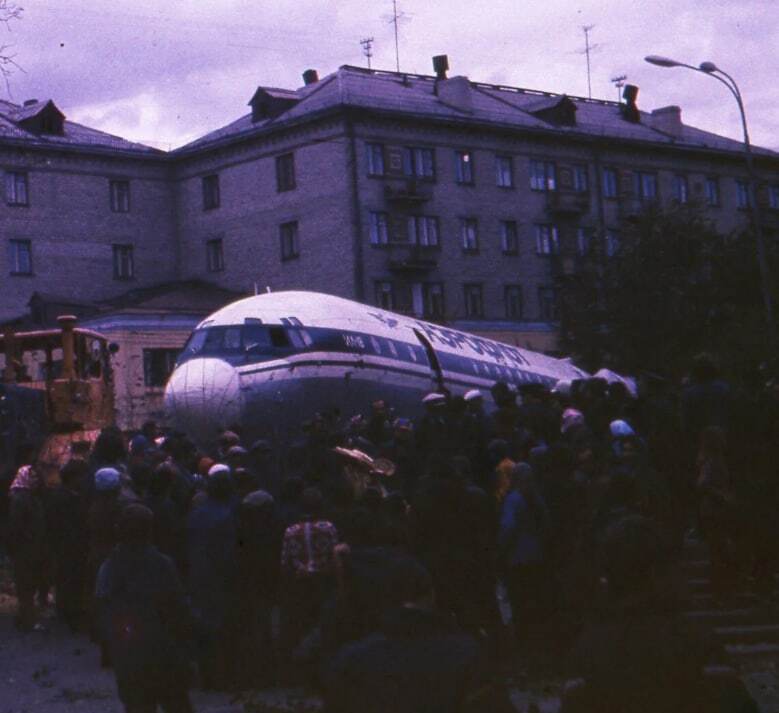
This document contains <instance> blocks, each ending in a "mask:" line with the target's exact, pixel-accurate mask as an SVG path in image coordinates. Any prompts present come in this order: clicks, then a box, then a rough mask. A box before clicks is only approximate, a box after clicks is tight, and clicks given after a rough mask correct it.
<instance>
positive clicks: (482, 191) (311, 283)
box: [0, 66, 779, 350]
mask: <svg viewBox="0 0 779 713" xmlns="http://www.w3.org/2000/svg"><path fill="white" fill-rule="evenodd" d="M304 80H305V85H304V86H303V87H301V88H300V89H297V90H284V89H277V88H272V87H260V88H258V89H257V91H256V92H255V94H254V95H253V97H252V99H251V100H250V102H249V105H250V112H249V113H248V114H247V115H245V116H243V117H241V118H239V119H238V120H236V121H235V122H233V123H232V124H230V125H228V126H226V127H222V128H220V129H218V130H216V131H214V132H212V133H210V134H208V135H206V136H204V137H202V138H200V139H198V140H196V141H194V142H192V143H191V144H188V145H187V146H184V147H182V148H180V149H177V150H175V151H172V152H169V153H162V152H158V151H154V150H152V149H148V148H146V147H142V146H139V145H137V144H131V143H129V142H125V141H123V140H121V139H117V138H115V137H110V136H107V135H106V134H102V133H100V132H95V131H93V130H91V129H87V128H85V127H80V126H78V125H75V124H72V123H70V122H67V121H65V120H64V118H63V117H62V115H61V113H60V112H59V110H57V109H56V107H55V106H54V105H53V103H51V102H47V103H44V102H36V103H30V104H29V105H26V106H24V107H17V106H15V105H10V104H8V103H2V104H0V167H2V169H3V170H4V172H5V180H6V183H5V191H6V196H5V197H6V200H5V201H4V202H3V204H0V226H2V227H1V228H0V238H2V240H3V242H5V244H6V246H5V248H6V249H5V250H4V251H0V275H2V276H3V284H4V287H3V289H2V292H1V293H0V318H2V319H8V318H11V317H14V316H15V315H17V314H18V313H19V312H21V311H23V310H24V309H26V305H27V302H28V300H29V297H30V295H31V293H33V292H34V291H46V292H49V293H51V292H55V293H56V294H57V295H60V296H61V298H62V300H63V301H67V300H72V299H75V298H79V297H81V298H84V299H91V300H95V299H106V298H109V297H111V296H113V295H118V294H121V293H123V292H126V291H127V289H128V287H133V288H136V287H137V288H143V287H147V286H152V285H155V284H159V283H162V282H165V281H173V280H191V279H196V280H201V281H206V282H208V283H210V284H212V285H214V286H216V287H219V288H222V289H224V290H230V291H232V292H238V293H250V292H255V291H258V290H263V291H264V290H265V289H268V288H269V289H272V290H274V291H277V290H282V289H308V290H315V291H322V292H328V293H332V294H336V295H340V296H344V297H348V298H352V299H357V300H360V301H363V302H368V303H375V304H378V305H380V306H383V307H386V308H388V309H394V310H399V311H403V312H409V313H414V314H417V315H419V316H421V317H425V318H428V319H432V320H437V321H445V322H447V323H450V324H452V325H453V326H455V327H459V328H463V329H466V330H469V331H474V332H478V333H482V334H486V335H491V336H494V337H496V338H500V339H504V340H506V341H510V342H513V343H516V344H519V345H521V346H528V347H531V348H536V349H542V350H554V349H555V335H556V326H557V323H558V319H559V307H558V296H559V295H558V290H559V285H560V279H561V276H564V275H565V274H568V273H570V272H571V271H572V270H576V266H577V264H578V263H579V261H581V260H582V259H585V258H588V259H591V258H592V257H593V256H595V258H596V259H597V260H607V259H609V257H610V256H612V255H614V254H616V252H617V251H618V250H619V241H620V231H621V229H622V227H623V226H624V224H625V221H626V220H629V219H631V218H633V217H635V216H636V215H638V214H640V212H641V211H643V210H644V209H645V208H646V207H647V206H649V205H654V204H656V203H660V204H671V203H672V202H676V203H681V204H684V203H693V202H695V203H698V204H700V205H701V206H702V207H703V209H704V210H706V211H707V213H708V215H710V216H711V218H712V220H713V221H714V222H715V223H716V224H717V226H718V227H719V228H720V229H721V230H723V231H731V230H736V229H739V228H741V227H745V226H746V225H747V224H748V221H749V219H750V209H749V192H748V182H747V175H746V170H745V162H744V156H743V147H742V145H741V144H740V143H739V142H737V141H733V140H730V139H727V138H724V137H720V136H717V135H714V134H711V133H709V132H705V131H702V130H699V129H696V128H694V127H690V126H688V125H686V124H684V123H682V120H681V111H680V110H679V108H678V107H665V108H662V109H658V110H655V111H652V112H644V111H641V110H640V109H639V108H638V106H637V101H636V100H637V96H636V94H637V90H635V91H629V92H628V93H627V95H626V101H625V102H624V103H617V102H610V101H600V100H590V99H582V98H576V97H568V96H565V95H555V94H550V93H546V92H538V91H531V90H524V89H518V88H513V87H504V86H495V85H489V84H484V83H479V82H473V81H470V80H469V79H468V78H466V77H451V78H449V77H447V76H446V72H445V71H443V70H440V71H439V72H438V75H437V76H422V75H410V74H404V73H397V72H382V71H375V70H374V71H371V70H366V69H362V68H356V67H349V66H344V67H341V68H340V69H338V70H337V71H336V72H334V73H333V74H330V75H328V76H327V77H324V78H322V79H319V78H318V77H317V75H316V73H315V72H313V71H311V70H309V71H308V72H306V73H305V75H304ZM756 160H757V161H756V162H757V168H758V172H759V174H760V179H761V188H760V190H759V191H758V200H759V201H760V203H761V209H762V215H763V222H764V225H765V226H766V228H767V229H768V230H769V232H770V231H774V234H775V232H776V228H777V226H779V219H778V217H779V154H777V153H774V152H771V151H768V150H763V149H757V150H756ZM179 341H182V342H183V336H182V337H180V338H179ZM171 348H174V347H173V346H171Z"/></svg>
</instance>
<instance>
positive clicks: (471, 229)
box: [460, 218, 479, 253]
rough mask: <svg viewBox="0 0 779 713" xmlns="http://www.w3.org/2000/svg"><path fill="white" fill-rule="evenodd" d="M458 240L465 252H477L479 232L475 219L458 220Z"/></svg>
mask: <svg viewBox="0 0 779 713" xmlns="http://www.w3.org/2000/svg"><path fill="white" fill-rule="evenodd" d="M460 239H461V240H462V246H463V250H464V251H465V252H467V253H475V252H478V250H479V232H478V223H477V221H476V218H460Z"/></svg>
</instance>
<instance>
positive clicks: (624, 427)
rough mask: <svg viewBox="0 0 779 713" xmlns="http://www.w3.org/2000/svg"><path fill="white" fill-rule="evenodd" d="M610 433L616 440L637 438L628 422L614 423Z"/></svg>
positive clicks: (611, 424)
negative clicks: (629, 437) (630, 437)
mask: <svg viewBox="0 0 779 713" xmlns="http://www.w3.org/2000/svg"><path fill="white" fill-rule="evenodd" d="M609 431H611V435H612V436H613V437H614V438H627V437H628V436H635V435H636V432H635V431H634V430H633V429H632V428H631V427H630V424H629V423H627V422H626V421H620V420H618V421H612V422H611V423H610V424H609Z"/></svg>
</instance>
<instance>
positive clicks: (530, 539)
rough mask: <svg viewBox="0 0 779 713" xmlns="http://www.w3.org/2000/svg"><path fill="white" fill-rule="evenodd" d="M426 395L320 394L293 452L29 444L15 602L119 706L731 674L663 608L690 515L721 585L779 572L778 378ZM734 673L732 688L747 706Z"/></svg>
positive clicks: (17, 522) (378, 696)
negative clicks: (57, 634) (198, 692)
mask: <svg viewBox="0 0 779 713" xmlns="http://www.w3.org/2000/svg"><path fill="white" fill-rule="evenodd" d="M423 403H424V414H423V415H422V416H421V417H419V418H418V419H416V420H411V419H408V418H405V417H404V416H403V415H401V414H396V413H394V412H393V409H392V405H391V404H390V403H389V402H388V401H376V402H374V403H372V404H370V405H368V406H369V410H368V412H367V413H366V414H364V415H359V416H355V417H352V418H350V419H348V420H344V419H341V418H339V417H338V416H337V413H338V412H337V411H333V412H332V413H329V414H318V415H317V416H316V417H315V418H314V419H312V420H311V421H309V422H306V423H304V424H302V426H301V431H300V435H299V438H297V439H296V440H295V441H294V442H292V443H290V444H288V445H287V446H286V447H285V448H283V449H282V448H279V447H277V446H276V445H275V444H273V443H271V442H270V441H267V440H258V441H256V442H254V443H246V442H244V441H243V439H242V433H241V429H240V426H239V425H236V426H234V427H231V429H230V430H226V431H223V432H221V433H220V434H215V440H214V443H213V444H211V447H210V448H205V449H203V448H199V447H198V446H196V444H195V443H193V442H192V441H190V440H189V439H188V438H187V436H186V435H185V434H181V433H163V432H161V431H160V430H159V429H158V427H157V425H156V424H155V423H152V422H149V423H147V424H145V425H144V426H143V428H142V429H141V430H140V431H139V432H137V433H132V434H123V433H121V432H120V431H119V430H118V429H115V428H106V429H104V430H103V431H102V432H101V434H100V436H99V437H98V439H97V441H96V442H95V444H94V447H90V445H89V444H84V443H79V444H74V447H73V449H72V450H73V452H72V455H71V458H70V460H69V461H68V462H67V463H66V464H64V466H63V467H62V469H61V472H60V477H59V482H58V483H56V484H53V483H43V482H41V480H40V478H39V477H38V474H37V471H36V462H35V455H36V454H35V451H34V448H32V447H23V448H21V449H20V452H19V454H18V463H17V464H16V465H15V466H14V468H13V469H12V472H10V473H9V476H8V478H7V484H6V487H7V488H8V491H7V501H6V504H5V506H4V513H5V520H6V521H5V523H4V528H3V530H4V533H3V534H4V537H3V546H4V548H5V550H6V552H7V554H8V555H9V556H10V560H11V562H12V565H13V577H14V582H15V587H16V595H17V598H18V614H17V618H16V625H17V627H18V628H19V629H21V630H24V631H28V630H32V629H35V628H36V627H40V626H42V619H41V618H40V616H39V613H40V608H41V607H44V606H46V605H47V603H48V601H49V598H50V596H51V590H52V589H53V591H54V601H55V602H56V604H55V606H56V613H57V615H58V616H59V617H60V618H61V619H62V621H63V622H65V623H66V624H67V626H69V627H70V628H71V629H72V631H73V632H74V633H78V632H88V633H89V634H90V635H91V637H92V639H93V640H94V641H95V643H96V644H97V645H98V646H99V647H100V650H101V660H102V664H103V665H104V666H112V667H113V669H114V671H115V674H116V679H117V685H118V693H119V697H120V699H121V700H122V702H123V703H124V705H125V707H126V710H128V711H152V710H155V708H156V706H157V705H158V704H159V705H160V706H162V707H163V709H164V710H167V711H175V712H179V711H181V712H184V711H189V710H191V704H190V700H189V693H188V690H189V688H190V686H191V685H194V683H195V681H196V682H197V683H198V685H200V686H201V687H202V688H204V689H212V690H226V691H235V690H242V689H250V688H252V689H256V688H263V687H271V686H276V685H291V684H300V683H305V684H307V685H313V686H316V687H318V689H319V690H320V691H321V693H322V695H323V697H324V700H325V704H326V707H327V710H328V711H333V712H336V711H344V712H351V711H360V712H361V713H365V712H366V711H404V712H406V711H425V712H428V711H467V710H473V711H476V710H490V711H498V712H499V711H501V710H513V709H512V708H511V706H510V703H509V699H508V696H507V692H506V687H505V678H506V673H507V672H510V671H514V672H516V671H517V670H518V669H519V667H521V668H523V669H525V670H527V669H531V670H532V669H541V670H546V669H548V670H554V671H556V672H557V673H564V675H566V676H568V677H570V679H571V682H570V685H568V686H567V687H566V690H565V694H564V696H563V710H564V711H565V712H566V713H576V712H577V711H595V710H597V711H605V712H606V713H608V712H609V711H617V710H620V711H622V710H631V711H666V712H669V713H672V712H673V711H679V712H681V711H688V710H689V711H692V710H708V709H704V708H700V707H699V706H700V703H701V701H702V700H704V699H705V697H706V696H709V697H711V696H712V695H714V693H712V692H717V691H720V690H722V685H727V686H731V689H732V690H736V691H737V693H738V691H739V690H740V689H738V686H737V684H735V683H734V682H733V681H729V682H728V683H727V684H722V685H720V684H718V685H714V686H712V685H711V681H709V682H708V683H707V682H705V680H704V677H703V665H704V664H705V663H707V662H711V660H712V657H714V658H716V651H715V649H714V648H712V647H710V646H709V645H708V644H707V642H706V640H705V639H704V638H700V637H698V636H697V635H695V634H694V633H693V632H691V631H689V630H688V629H687V628H685V627H684V626H683V625H682V624H681V623H680V617H679V614H680V611H679V599H680V597H681V596H682V594H683V592H682V587H681V580H680V578H679V576H678V571H677V569H678V568H677V567H676V565H677V563H678V560H679V555H680V552H681V548H682V545H683V542H684V538H685V536H688V537H692V536H695V535H697V536H698V537H700V538H702V539H703V540H705V542H706V543H707V544H708V546H709V551H710V554H711V559H712V582H713V587H714V591H715V594H716V596H718V597H721V598H727V597H728V595H729V594H730V593H731V592H732V591H733V590H734V588H735V587H737V586H742V585H744V584H745V583H746V584H748V585H749V586H752V587H753V588H754V589H755V590H756V591H758V592H759V593H760V594H761V596H764V597H770V596H772V595H773V593H774V592H773V582H774V579H773V577H774V573H775V569H776V563H777V558H776V552H775V548H776V544H775V543H776V541H777V538H776V527H777V525H776V522H775V521H776V518H775V512H776V507H777V499H778V498H779V495H778V494H777V492H776V491H777V488H776V483H775V478H776V475H777V473H776V468H777V465H776V464H777V463H779V452H777V451H778V450H779V438H777V436H779V384H777V383H775V382H769V384H768V385H766V387H765V389H764V390H762V391H761V392H760V393H756V394H754V395H752V396H750V397H747V396H745V395H744V394H742V393H740V392H738V391H737V390H735V389H733V388H731V387H730V386H728V384H727V383H726V382H725V381H723V380H722V379H721V378H719V376H718V374H717V372H716V369H715V368H714V365H713V362H712V361H711V360H710V359H708V358H705V357H701V358H700V359H698V360H697V361H696V363H695V364H694V365H693V368H692V370H691V375H690V379H689V380H688V382H687V383H686V384H685V385H684V386H683V388H681V389H672V388H670V387H669V386H668V385H667V384H665V383H664V382H661V381H659V380H658V381H655V382H648V383H647V384H646V385H645V386H644V388H643V389H642V393H641V395H640V397H638V398H637V397H634V396H633V395H631V394H630V393H629V392H628V390H627V388H626V387H625V385H624V384H622V383H618V382H617V383H612V384H608V383H606V382H605V381H603V380H600V379H589V380H582V381H579V382H575V383H573V384H571V383H567V382H560V383H559V384H558V385H557V386H556V387H555V388H554V389H553V390H548V389H546V388H545V387H543V386H541V385H540V384H527V385H524V386H523V387H521V388H520V389H519V393H517V392H516V391H515V390H514V389H513V388H512V387H511V386H510V385H507V384H505V383H502V382H498V383H496V384H495V385H494V386H493V388H492V389H491V393H489V394H486V393H482V392H480V391H477V390H473V391H469V392H468V393H466V394H464V395H463V396H456V397H452V396H451V395H449V394H444V393H432V394H429V395H428V396H426V397H425V398H424V400H423ZM734 686H735V688H733V687H734ZM732 690H731V694H732ZM741 693H742V694H743V695H741V696H739V695H735V697H734V696H733V695H731V696H730V698H729V700H731V701H737V702H738V703H737V704H733V705H738V706H742V707H733V708H731V709H730V710H734V711H736V710H739V711H741V710H744V711H746V710H751V708H749V699H748V696H746V694H745V693H744V692H743V691H741ZM718 705H719V704H718ZM717 710H720V709H719V708H718V709H717ZM723 710H724V709H723Z"/></svg>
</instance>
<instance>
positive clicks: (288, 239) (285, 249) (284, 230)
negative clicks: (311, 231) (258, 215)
mask: <svg viewBox="0 0 779 713" xmlns="http://www.w3.org/2000/svg"><path fill="white" fill-rule="evenodd" d="M279 237H280V239H281V259H282V260H291V259H292V258H296V257H298V255H300V251H299V247H298V222H297V221H296V220H293V221H291V222H289V223H282V224H281V225H280V226H279Z"/></svg>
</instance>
